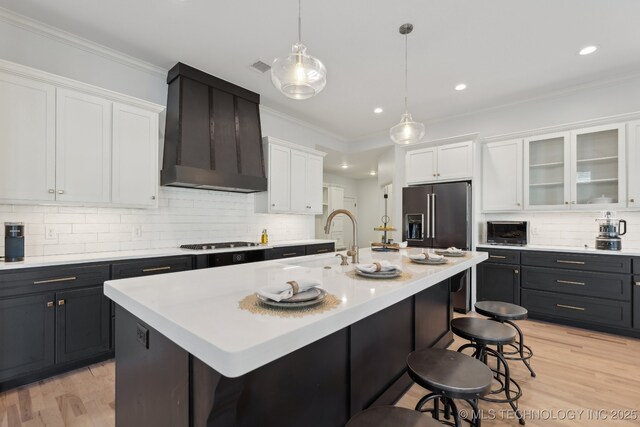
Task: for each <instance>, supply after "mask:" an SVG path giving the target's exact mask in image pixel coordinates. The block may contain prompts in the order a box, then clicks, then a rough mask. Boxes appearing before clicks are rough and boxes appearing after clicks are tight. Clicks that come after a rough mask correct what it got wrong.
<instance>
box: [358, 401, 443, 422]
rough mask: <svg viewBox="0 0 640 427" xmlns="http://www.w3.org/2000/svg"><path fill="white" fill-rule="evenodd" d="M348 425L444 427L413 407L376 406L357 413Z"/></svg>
mask: <svg viewBox="0 0 640 427" xmlns="http://www.w3.org/2000/svg"><path fill="white" fill-rule="evenodd" d="M346 427H442V424H441V423H439V422H438V421H436V420H434V419H433V418H431V417H429V416H427V415H425V414H423V413H422V412H418V411H414V410H412V409H407V408H398V407H396V406H375V407H373V408H369V409H367V410H365V411H362V412H360V413H359V414H356V415H355V416H354V417H353V418H351V420H350V421H349V422H348V423H347V425H346Z"/></svg>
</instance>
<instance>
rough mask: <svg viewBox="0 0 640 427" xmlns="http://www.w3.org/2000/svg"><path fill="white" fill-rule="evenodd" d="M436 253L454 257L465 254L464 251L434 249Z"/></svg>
mask: <svg viewBox="0 0 640 427" xmlns="http://www.w3.org/2000/svg"><path fill="white" fill-rule="evenodd" d="M435 252H436V254H438V255H444V256H454V257H463V256H465V255H466V254H467V253H466V252H464V251H463V252H447V251H438V250H436V251H435Z"/></svg>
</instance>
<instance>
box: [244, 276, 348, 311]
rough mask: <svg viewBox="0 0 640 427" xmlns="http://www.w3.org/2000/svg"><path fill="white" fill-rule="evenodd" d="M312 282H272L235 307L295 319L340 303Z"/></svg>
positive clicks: (306, 280) (316, 283)
mask: <svg viewBox="0 0 640 427" xmlns="http://www.w3.org/2000/svg"><path fill="white" fill-rule="evenodd" d="M320 286H321V283H320V282H318V281H315V280H309V279H298V280H289V281H286V282H285V281H283V282H281V283H274V284H271V285H267V286H264V287H262V288H260V289H258V291H257V292H255V293H254V294H251V295H248V296H246V297H245V298H244V299H242V301H240V303H239V306H240V308H241V309H243V310H248V311H250V312H252V313H256V314H275V315H277V316H280V317H297V316H301V315H305V314H311V313H321V312H323V311H326V310H330V309H332V308H334V307H337V306H338V305H339V304H340V300H339V299H338V298H337V297H336V296H335V295H333V294H330V293H328V292H327V291H326V290H324V289H322V288H321V287H320Z"/></svg>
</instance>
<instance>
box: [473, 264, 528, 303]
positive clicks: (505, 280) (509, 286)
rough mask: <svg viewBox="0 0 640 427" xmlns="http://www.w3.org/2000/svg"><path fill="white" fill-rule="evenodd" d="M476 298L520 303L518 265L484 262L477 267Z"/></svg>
mask: <svg viewBox="0 0 640 427" xmlns="http://www.w3.org/2000/svg"><path fill="white" fill-rule="evenodd" d="M477 274H478V276H477V279H476V280H477V282H476V283H477V295H476V297H477V300H478V301H503V302H510V303H512V304H520V266H518V265H510V264H498V263H491V262H484V263H482V264H479V265H478V268H477Z"/></svg>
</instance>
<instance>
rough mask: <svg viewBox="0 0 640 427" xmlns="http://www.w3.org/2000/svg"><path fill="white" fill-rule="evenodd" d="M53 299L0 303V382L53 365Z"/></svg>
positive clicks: (32, 297) (44, 296)
mask: <svg viewBox="0 0 640 427" xmlns="http://www.w3.org/2000/svg"><path fill="white" fill-rule="evenodd" d="M54 300H55V295H54V294H53V293H46V294H39V295H30V296H25V297H19V298H7V299H2V300H0V382H2V381H5V380H8V379H11V378H15V377H19V376H21V375H25V374H28V373H30V372H33V371H36V370H39V369H44V368H47V367H50V366H53V364H54V349H55V347H54V325H55V305H54Z"/></svg>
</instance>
